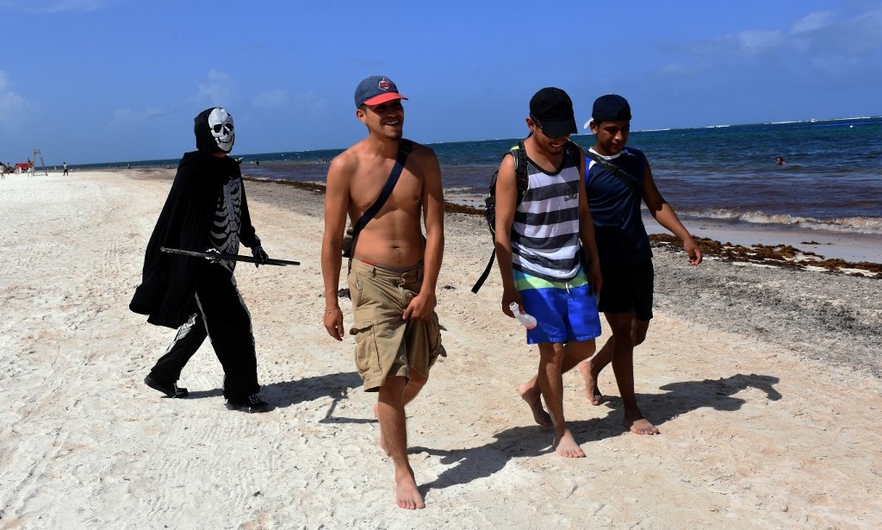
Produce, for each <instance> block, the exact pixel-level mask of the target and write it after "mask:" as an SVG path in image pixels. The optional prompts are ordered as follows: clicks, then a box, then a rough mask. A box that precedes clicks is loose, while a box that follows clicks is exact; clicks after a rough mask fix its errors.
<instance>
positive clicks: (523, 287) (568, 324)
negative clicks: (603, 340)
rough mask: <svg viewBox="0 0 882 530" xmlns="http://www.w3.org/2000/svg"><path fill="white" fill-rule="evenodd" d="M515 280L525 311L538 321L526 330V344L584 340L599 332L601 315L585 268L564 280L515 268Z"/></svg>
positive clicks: (593, 336) (595, 335)
mask: <svg viewBox="0 0 882 530" xmlns="http://www.w3.org/2000/svg"><path fill="white" fill-rule="evenodd" d="M514 281H515V287H517V289H518V292H520V293H521V302H522V303H523V306H524V311H526V312H527V313H529V314H531V315H533V316H534V317H536V321H537V322H538V324H537V325H536V327H535V328H533V329H530V330H527V344H539V343H542V342H551V343H564V342H582V341H586V340H592V339H594V338H595V337H597V336H599V335H600V315H599V314H598V312H597V304H596V303H595V301H594V293H593V290H592V289H591V286H590V285H589V283H588V278H587V277H586V276H585V271H584V270H579V273H578V274H577V275H576V276H575V277H574V278H573V279H571V280H569V281H565V282H553V281H548V280H544V279H542V278H537V277H536V276H532V275H530V274H528V273H525V272H521V271H518V270H515V271H514Z"/></svg>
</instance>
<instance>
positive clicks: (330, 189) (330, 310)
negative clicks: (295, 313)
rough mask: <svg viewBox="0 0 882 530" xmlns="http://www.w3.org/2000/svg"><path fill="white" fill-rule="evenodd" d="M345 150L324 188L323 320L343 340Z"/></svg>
mask: <svg viewBox="0 0 882 530" xmlns="http://www.w3.org/2000/svg"><path fill="white" fill-rule="evenodd" d="M346 165H347V164H346V153H343V154H341V155H339V156H338V157H336V158H335V159H334V160H333V161H332V162H331V166H330V167H329V168H328V178H327V184H326V188H325V231H324V235H323V236H322V278H323V279H324V287H325V313H324V318H323V323H324V326H325V329H326V330H327V331H328V334H329V335H331V336H332V337H334V338H335V339H337V340H343V313H342V312H341V311H340V306H339V304H338V302H337V290H338V289H339V284H340V267H341V265H342V263H343V258H342V252H343V231H344V230H345V228H346V212H347V211H348V209H349V201H350V194H349V180H350V177H349V175H350V172H349V171H348V170H347V167H346Z"/></svg>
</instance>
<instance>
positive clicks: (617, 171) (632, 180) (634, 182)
mask: <svg viewBox="0 0 882 530" xmlns="http://www.w3.org/2000/svg"><path fill="white" fill-rule="evenodd" d="M585 154H586V155H588V156H589V157H590V158H591V160H594V161H595V162H597V163H598V164H600V165H601V166H603V167H605V168H606V169H608V170H609V171H610V173H612V174H613V176H615V177H616V178H617V179H619V180H621V181H622V182H624V183H625V184H626V185H627V186H628V187H629V188H631V192H633V193H634V195H636V196H637V197H642V196H643V193H642V191H641V190H640V186H639V185H638V182H641V179H638V178H637V177H635V176H633V175H631V174H630V173H628V172H627V171H625V170H624V169H622V168H620V167H619V166H617V165H615V164H613V163H612V162H610V161H609V160H607V159H605V158H603V157H602V156H600V155H598V154H597V153H595V152H593V151H591V150H590V149H589V150H588V151H585ZM586 171H587V168H586Z"/></svg>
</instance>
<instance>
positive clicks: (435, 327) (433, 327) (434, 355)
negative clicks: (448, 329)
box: [426, 314, 447, 368]
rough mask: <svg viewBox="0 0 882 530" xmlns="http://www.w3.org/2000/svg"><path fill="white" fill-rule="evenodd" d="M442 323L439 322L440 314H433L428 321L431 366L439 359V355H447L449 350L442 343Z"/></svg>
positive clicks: (427, 332) (427, 333)
mask: <svg viewBox="0 0 882 530" xmlns="http://www.w3.org/2000/svg"><path fill="white" fill-rule="evenodd" d="M441 329H442V327H441V324H440V323H439V322H438V315H437V314H435V315H432V318H430V319H429V320H428V321H426V335H427V336H428V337H427V339H428V344H429V367H430V368H431V367H432V365H433V364H435V361H437V360H438V357H447V351H446V350H445V349H444V345H443V344H441Z"/></svg>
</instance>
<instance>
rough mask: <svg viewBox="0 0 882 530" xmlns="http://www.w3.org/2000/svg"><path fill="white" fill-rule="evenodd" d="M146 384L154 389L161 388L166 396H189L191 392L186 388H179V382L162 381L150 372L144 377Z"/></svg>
mask: <svg viewBox="0 0 882 530" xmlns="http://www.w3.org/2000/svg"><path fill="white" fill-rule="evenodd" d="M144 384H145V385H147V386H149V387H150V388H152V389H154V390H159V391H160V392H162V393H163V394H165V397H170V398H182V397H187V394H189V392H187V389H186V388H178V385H177V384H175V383H166V382H165V381H160V380H159V379H156V378H155V377H153V376H152V375H150V374H147V377H145V378H144Z"/></svg>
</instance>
